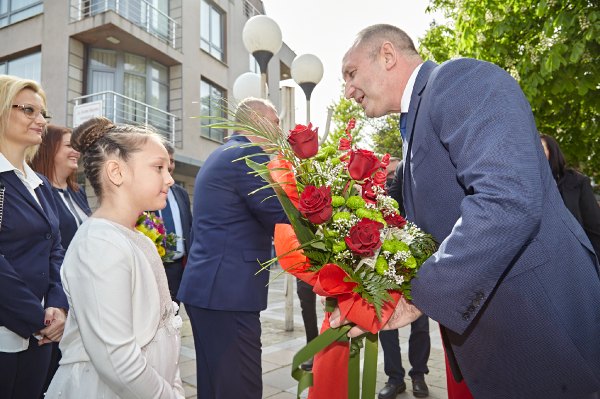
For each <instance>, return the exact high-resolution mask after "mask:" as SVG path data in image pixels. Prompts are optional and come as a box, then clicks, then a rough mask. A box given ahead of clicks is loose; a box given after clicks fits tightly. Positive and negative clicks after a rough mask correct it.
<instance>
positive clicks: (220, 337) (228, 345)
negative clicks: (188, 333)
mask: <svg viewBox="0 0 600 399" xmlns="http://www.w3.org/2000/svg"><path fill="white" fill-rule="evenodd" d="M185 310H186V311H187V314H188V315H189V317H190V321H191V324H192V331H193V333H194V344H195V346H196V373H197V377H198V399H223V398H236V399H261V398H262V367H261V359H260V357H261V342H260V334H261V327H260V312H230V311H222V310H209V309H203V308H199V307H196V306H190V305H185Z"/></svg>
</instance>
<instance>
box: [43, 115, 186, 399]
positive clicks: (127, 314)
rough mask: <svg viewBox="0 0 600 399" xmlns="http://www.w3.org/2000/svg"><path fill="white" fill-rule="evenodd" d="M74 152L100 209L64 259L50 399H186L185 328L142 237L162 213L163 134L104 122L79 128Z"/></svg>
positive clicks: (165, 177) (165, 185)
mask: <svg viewBox="0 0 600 399" xmlns="http://www.w3.org/2000/svg"><path fill="white" fill-rule="evenodd" d="M71 145H72V146H73V148H75V149H76V150H77V151H79V152H81V154H82V156H83V165H84V170H85V174H86V176H87V178H88V180H89V181H90V183H91V185H92V187H93V189H94V192H95V193H96V195H97V197H98V200H99V203H100V207H99V208H98V210H97V211H96V212H94V213H93V214H92V216H91V217H90V218H89V219H88V220H87V221H85V222H84V223H83V224H82V225H81V227H80V228H79V229H78V230H77V233H76V234H75V237H74V238H73V241H72V242H71V245H70V246H69V249H68V251H67V254H66V255H65V262H64V264H63V266H62V270H61V277H62V281H63V286H64V289H65V292H66V294H67V298H68V300H69V305H70V311H69V315H68V318H67V323H66V326H65V332H64V336H63V339H62V341H61V344H60V350H61V351H62V355H63V357H62V360H61V362H60V367H59V369H58V371H57V372H56V375H55V376H54V379H53V380H52V383H51V384H50V387H49V389H48V392H47V394H46V398H47V399H54V398H61V399H64V398H67V399H68V398H106V399H110V398H144V399H146V398H147V399H150V398H184V391H183V388H182V384H181V379H180V376H179V367H178V361H179V351H180V344H181V343H180V338H179V328H180V326H181V319H180V318H179V316H175V310H174V307H173V302H172V301H171V296H170V294H169V288H168V285H167V279H166V276H165V272H164V268H163V265H162V262H161V260H160V257H159V255H158V252H157V251H156V248H155V247H154V244H153V243H152V241H151V240H150V239H149V238H147V237H145V236H144V235H143V234H141V233H139V232H138V231H136V230H135V222H136V219H137V217H138V216H139V214H140V213H141V212H142V211H144V210H146V209H162V208H164V207H165V204H166V199H167V192H168V189H169V187H170V186H171V185H172V184H173V179H172V178H171V175H170V174H169V171H168V165H169V155H168V154H167V151H166V149H165V147H164V145H163V143H162V141H161V138H160V136H158V135H157V134H156V133H153V132H151V131H149V130H148V129H145V128H141V127H133V126H127V125H119V126H116V125H113V124H112V123H111V122H110V121H109V120H108V119H106V118H94V119H92V120H90V121H88V122H85V123H84V124H82V125H81V126H79V127H78V128H77V129H76V130H75V132H74V133H73V136H72V138H71Z"/></svg>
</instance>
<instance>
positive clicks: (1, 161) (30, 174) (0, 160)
mask: <svg viewBox="0 0 600 399" xmlns="http://www.w3.org/2000/svg"><path fill="white" fill-rule="evenodd" d="M11 170H12V171H14V172H15V174H16V175H17V177H18V178H19V179H21V181H23V182H27V184H28V185H29V186H30V187H31V188H32V189H33V190H35V189H36V188H37V187H38V186H41V185H42V184H43V183H44V182H43V181H42V179H40V178H39V176H38V175H37V173H35V172H34V171H33V169H31V168H30V167H29V165H27V163H26V162H23V170H25V173H26V174H27V176H25V175H24V174H23V172H21V171H20V170H19V169H17V168H15V167H14V166H13V165H12V164H11V163H10V162H9V161H8V159H6V157H5V156H4V154H2V153H1V152H0V173H2V172H10V171H11Z"/></svg>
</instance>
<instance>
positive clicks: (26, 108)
mask: <svg viewBox="0 0 600 399" xmlns="http://www.w3.org/2000/svg"><path fill="white" fill-rule="evenodd" d="M12 107H13V108H19V109H20V110H21V111H23V113H24V114H25V116H26V117H28V118H29V119H36V118H37V117H38V115H42V117H43V118H44V119H45V120H47V121H48V120H50V119H52V116H51V115H50V114H49V113H48V111H46V110H45V109H38V108H36V107H34V106H33V105H27V104H25V105H13V106H12Z"/></svg>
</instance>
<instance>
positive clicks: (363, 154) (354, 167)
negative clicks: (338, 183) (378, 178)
mask: <svg viewBox="0 0 600 399" xmlns="http://www.w3.org/2000/svg"><path fill="white" fill-rule="evenodd" d="M380 164H381V162H380V161H379V159H378V158H377V157H376V156H375V154H373V151H368V150H354V151H352V153H351V154H350V162H348V173H349V174H350V177H351V178H353V179H354V180H363V179H366V178H367V177H371V175H372V174H373V172H375V171H376V170H377V169H378V168H379V165H380Z"/></svg>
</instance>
